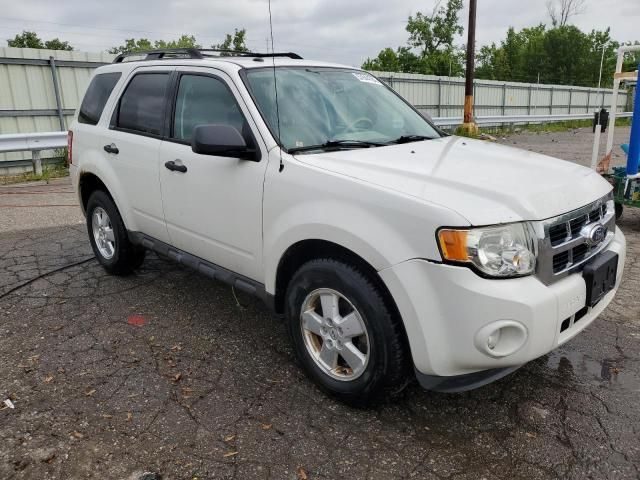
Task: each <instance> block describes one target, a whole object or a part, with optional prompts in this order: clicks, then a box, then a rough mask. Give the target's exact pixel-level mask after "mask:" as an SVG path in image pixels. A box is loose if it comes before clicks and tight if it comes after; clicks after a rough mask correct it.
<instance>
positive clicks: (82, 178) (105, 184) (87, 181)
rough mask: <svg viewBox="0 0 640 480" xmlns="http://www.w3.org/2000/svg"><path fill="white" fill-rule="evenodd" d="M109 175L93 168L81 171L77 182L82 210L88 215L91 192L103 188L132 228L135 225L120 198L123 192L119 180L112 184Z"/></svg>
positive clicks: (129, 227)
mask: <svg viewBox="0 0 640 480" xmlns="http://www.w3.org/2000/svg"><path fill="white" fill-rule="evenodd" d="M107 176H108V175H103V174H100V173H97V172H94V171H92V170H84V171H82V172H80V174H79V178H78V184H77V185H78V200H79V201H80V208H82V212H83V214H84V215H85V216H86V214H87V202H88V201H89V197H91V194H92V193H93V192H95V191H96V190H102V191H103V192H105V193H106V194H107V195H108V196H109V198H111V200H113V203H114V204H115V205H116V208H117V209H118V213H120V216H121V217H122V221H123V222H124V224H125V227H127V228H128V229H131V228H133V227H135V226H134V225H132V224H131V218H130V215H129V212H128V211H127V209H126V208H123V207H124V205H123V204H122V202H121V200H122V199H121V198H120V197H121V196H122V192H121V190H120V189H119V188H118V185H117V182H116V183H115V184H112V183H111V182H109V181H108V179H107Z"/></svg>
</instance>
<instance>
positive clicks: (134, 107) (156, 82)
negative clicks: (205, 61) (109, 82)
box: [103, 66, 174, 242]
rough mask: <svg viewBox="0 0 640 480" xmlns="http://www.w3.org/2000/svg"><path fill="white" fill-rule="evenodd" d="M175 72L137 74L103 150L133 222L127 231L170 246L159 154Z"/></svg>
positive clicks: (137, 71)
mask: <svg viewBox="0 0 640 480" xmlns="http://www.w3.org/2000/svg"><path fill="white" fill-rule="evenodd" d="M173 70H174V68H172V67H164V66H163V67H141V68H137V69H135V70H134V71H133V72H132V73H131V75H130V77H129V79H128V81H127V84H126V85H125V86H124V89H123V93H122V94H121V95H120V98H119V100H118V103H117V104H116V106H115V109H114V111H113V114H112V117H111V123H110V126H109V134H110V135H109V136H110V139H109V142H107V143H105V145H104V147H103V149H104V150H105V153H104V154H105V156H106V157H107V158H108V161H110V162H112V164H113V167H114V170H115V171H116V172H117V175H118V181H119V182H120V183H121V185H122V188H123V190H124V192H125V195H126V196H127V201H128V204H129V206H130V215H131V219H132V220H133V222H130V223H131V225H127V228H130V229H132V230H137V231H140V232H143V233H145V234H147V235H149V236H151V237H154V238H156V239H158V240H161V241H163V242H168V241H169V236H168V233H167V228H166V225H165V221H164V213H163V211H162V197H161V194H160V180H159V178H158V170H159V167H158V160H159V158H158V152H159V149H160V144H161V143H162V142H161V139H162V136H163V134H164V132H165V113H166V108H167V99H168V96H169V92H170V83H171V74H172V71H173Z"/></svg>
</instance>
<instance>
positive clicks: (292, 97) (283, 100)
mask: <svg viewBox="0 0 640 480" xmlns="http://www.w3.org/2000/svg"><path fill="white" fill-rule="evenodd" d="M275 77H276V82H275V83H276V85H277V87H278V106H277V107H278V109H277V110H276V103H275V88H274V69H271V68H259V69H247V70H246V83H247V87H248V88H249V90H250V91H251V93H252V95H253V97H254V98H255V101H256V103H257V104H258V107H259V109H260V112H261V113H262V116H263V118H264V119H265V121H266V122H267V124H268V125H269V128H270V130H271V132H273V134H274V135H275V136H276V138H277V137H278V136H279V137H280V143H281V145H282V146H283V147H284V148H286V149H288V150H290V149H297V148H305V147H309V146H314V145H323V144H326V143H327V142H341V141H342V142H344V141H353V142H363V143H365V142H370V143H373V144H376V145H378V144H387V143H393V142H401V141H404V140H405V139H407V138H416V139H424V138H436V137H439V136H440V134H439V133H438V131H437V130H436V129H435V128H434V127H432V126H431V125H430V124H429V122H427V121H426V120H425V119H424V118H423V117H422V116H421V115H420V114H418V113H417V112H416V111H415V110H413V108H411V107H410V106H409V105H408V104H407V103H406V102H404V101H403V100H402V99H401V98H399V97H398V96H397V95H396V94H395V93H393V92H392V91H391V90H390V89H388V88H387V87H386V86H385V85H383V84H382V83H381V82H379V81H378V80H377V79H376V78H375V77H374V76H373V75H370V74H368V73H366V72H363V71H359V70H350V69H342V68H317V67H306V68H294V67H276V68H275ZM278 113H279V117H280V118H279V122H278V118H277V117H278ZM278 123H279V125H278ZM278 132H279V134H278Z"/></svg>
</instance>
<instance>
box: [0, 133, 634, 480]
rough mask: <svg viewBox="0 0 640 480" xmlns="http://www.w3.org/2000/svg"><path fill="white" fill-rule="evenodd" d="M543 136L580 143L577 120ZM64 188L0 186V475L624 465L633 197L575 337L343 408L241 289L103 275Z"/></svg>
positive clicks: (530, 138)
mask: <svg viewBox="0 0 640 480" xmlns="http://www.w3.org/2000/svg"><path fill="white" fill-rule="evenodd" d="M536 138H537V139H538V140H536ZM553 138H555V139H556V142H557V143H558V144H561V145H563V149H564V150H565V151H568V152H572V154H573V155H575V156H576V158H574V160H575V159H577V158H578V157H580V155H582V158H584V156H585V155H586V156H587V157H588V156H589V155H590V139H591V136H590V134H588V132H587V131H585V130H580V131H578V133H577V134H574V133H572V132H568V133H566V134H553ZM513 141H516V142H517V144H520V145H519V146H526V148H531V149H536V146H538V147H539V150H540V151H544V152H545V153H547V152H548V149H549V144H552V143H554V142H550V141H549V136H544V135H538V136H536V135H522V136H518V135H516V136H512V137H509V139H508V143H512V142H513ZM536 141H538V144H536ZM568 142H569V143H570V142H574V146H573V147H571V146H570V145H569V146H567V143H568ZM565 156H566V155H565ZM70 191H71V190H70V187H69V186H68V179H63V180H61V181H54V182H52V183H51V184H49V185H37V184H36V185H33V184H31V185H28V186H12V187H1V188H0V218H4V219H5V221H4V223H3V222H1V221H0V228H1V229H2V230H0V319H1V320H0V409H2V410H0V478H2V479H7V480H9V479H65V480H66V479H84V478H100V479H132V480H133V479H138V478H141V476H142V475H143V473H144V472H154V473H157V474H158V476H157V477H155V478H159V476H161V477H162V478H163V479H196V478H197V479H204V478H215V479H292V480H293V479H305V478H307V479H347V478H348V479H376V480H377V479H402V478H416V479H418V478H419V479H481V478H484V479H487V480H490V479H552V478H568V479H576V480H577V479H586V478H593V479H637V478H639V477H640V473H639V468H640V408H639V401H640V373H639V367H640V298H639V294H640V263H639V262H638V255H639V254H640V212H638V211H632V210H631V209H627V210H626V211H625V214H624V216H623V218H622V219H621V221H620V222H619V225H620V226H621V228H622V229H623V230H624V232H625V233H626V235H627V241H628V256H627V265H626V270H625V275H624V279H623V283H622V286H621V288H620V290H619V293H618V295H617V297H616V298H615V300H614V301H613V303H612V304H611V305H610V307H609V308H607V310H606V311H605V312H604V313H603V315H602V316H601V317H600V318H599V319H598V320H596V321H595V322H594V323H593V324H592V325H591V326H590V327H589V328H587V329H586V330H585V331H584V332H583V333H582V334H581V335H579V336H578V337H576V338H575V339H573V340H572V341H570V342H569V343H567V344H565V345H564V346H563V347H561V348H560V349H558V350H556V351H554V352H552V353H551V354H549V355H547V356H544V357H542V358H540V359H538V360H536V361H533V362H531V363H530V364H528V365H526V366H524V367H523V368H521V369H520V370H518V371H517V372H516V373H514V374H512V375H510V376H508V377H506V378H504V379H502V380H500V381H498V382H496V383H494V384H492V385H489V386H486V387H484V388H481V389H478V390H475V391H472V392H467V393H463V394H449V395H447V394H437V393H430V392H425V391H422V390H421V389H419V388H418V387H417V386H415V385H413V386H411V387H409V388H408V390H407V391H406V393H405V395H404V396H403V397H402V398H401V399H399V400H398V401H395V402H394V403H392V404H387V405H382V406H378V407H375V408H373V409H369V410H358V409H352V408H349V407H346V406H344V405H342V404H340V403H337V402H336V401H334V400H332V399H329V398H327V397H325V396H324V395H323V394H321V393H320V392H319V391H318V390H317V389H316V388H315V387H314V386H313V384H312V383H311V382H310V381H309V380H307V379H306V377H305V376H304V374H303V373H302V371H301V370H300V369H299V367H298V366H297V364H296V361H295V359H294V356H293V352H292V349H291V348H290V346H289V344H288V341H287V336H286V333H285V328H284V326H283V324H282V322H281V320H279V319H278V318H276V317H275V316H273V315H271V314H270V313H269V312H268V311H267V310H266V308H265V307H263V305H262V304H261V303H260V302H259V301H257V300H254V299H252V298H251V297H248V296H246V295H243V294H240V293H238V294H237V295H234V294H233V292H232V291H231V290H230V288H229V287H227V286H225V285H222V284H219V283H215V282H212V281H210V280H208V279H207V278H205V277H203V276H201V275H199V274H197V273H195V272H192V271H190V270H187V269H185V268H183V267H180V266H177V265H175V264H173V263H170V262H168V261H165V260H163V259H160V258H158V257H156V256H155V255H149V256H148V257H147V260H146V261H145V263H144V265H143V267H142V268H141V269H140V270H139V271H137V272H136V273H135V274H134V275H132V276H130V277H127V278H118V277H111V276H109V275H107V274H106V273H105V272H104V271H103V270H102V268H101V267H99V266H98V264H97V263H96V261H95V260H93V258H92V253H91V249H90V246H89V242H88V239H87V234H86V231H85V228H84V225H83V224H81V223H80V222H81V221H82V217H81V216H80V213H79V210H77V209H74V208H69V207H48V206H47V205H61V204H67V202H71V203H75V198H74V196H73V194H71V193H69V192H70ZM11 192H18V193H17V194H16V193H11ZM37 192H44V193H37ZM48 192H49V193H48ZM18 196H19V197H20V204H21V205H27V206H24V207H18V208H19V210H20V212H21V213H20V214H15V212H13V213H12V215H13V217H11V220H10V221H7V220H6V219H7V218H8V217H7V215H8V214H7V212H8V211H9V210H12V211H13V210H14V209H13V208H8V207H7V205H13V206H15V205H18V203H16V202H17V200H16V198H17V197H18ZM14 197H16V198H14ZM29 205H31V206H29ZM36 205H38V206H36ZM61 209H63V210H61ZM5 399H9V400H10V401H11V403H12V405H13V406H14V408H9V407H8V406H6V404H3V403H1V402H2V401H3V400H5ZM147 478H148V479H152V478H154V477H153V476H149V475H148V476H147Z"/></svg>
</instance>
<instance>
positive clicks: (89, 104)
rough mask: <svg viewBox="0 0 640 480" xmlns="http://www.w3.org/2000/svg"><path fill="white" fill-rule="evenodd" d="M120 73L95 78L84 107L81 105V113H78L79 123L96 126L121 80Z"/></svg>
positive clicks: (83, 104)
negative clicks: (114, 88)
mask: <svg viewBox="0 0 640 480" xmlns="http://www.w3.org/2000/svg"><path fill="white" fill-rule="evenodd" d="M121 75H122V74H121V73H120V72H114V73H100V74H98V75H96V76H95V77H93V80H91V83H90V84H89V88H87V93H85V94H84V99H83V100H82V105H80V113H78V122H80V123H88V124H89V125H95V124H97V123H98V120H100V115H102V110H104V106H105V104H106V103H107V100H108V99H109V95H111V92H112V91H113V87H115V86H116V83H118V80H120V76H121Z"/></svg>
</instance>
